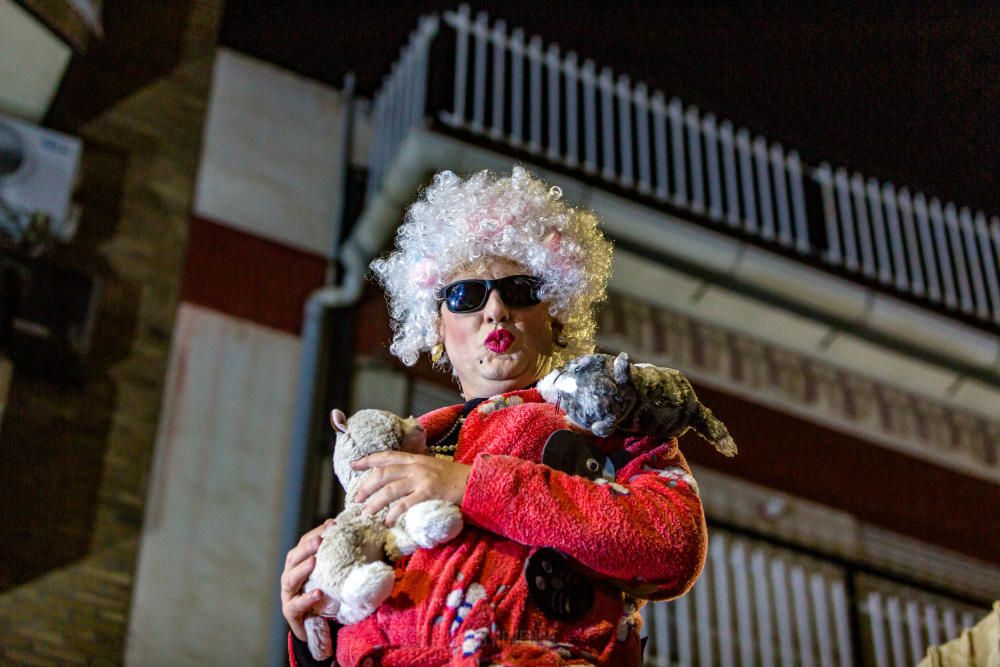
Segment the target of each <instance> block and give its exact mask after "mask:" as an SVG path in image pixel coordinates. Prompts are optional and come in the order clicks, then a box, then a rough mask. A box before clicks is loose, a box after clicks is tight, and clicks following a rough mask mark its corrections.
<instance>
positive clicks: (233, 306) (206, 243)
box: [181, 216, 326, 334]
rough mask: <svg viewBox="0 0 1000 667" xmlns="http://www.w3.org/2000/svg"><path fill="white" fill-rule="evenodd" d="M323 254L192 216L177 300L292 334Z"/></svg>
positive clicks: (320, 271)
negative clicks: (299, 248) (315, 253)
mask: <svg viewBox="0 0 1000 667" xmlns="http://www.w3.org/2000/svg"><path fill="white" fill-rule="evenodd" d="M325 272H326V259H325V258H324V257H322V256H319V255H314V254H312V253H308V252H305V251H302V250H297V249H295V248H291V247H289V246H286V245H283V244H281V243H277V242H275V241H270V240H268V239H265V238H261V237H259V236H255V235H253V234H248V233H246V232H243V231H240V230H238V229H235V228H233V227H229V226H228V225H223V224H219V223H216V222H212V221H210V220H206V219H204V218H199V217H197V216H192V218H191V226H190V234H189V237H188V246H187V260H186V261H185V263H184V272H183V275H182V278H181V300H182V301H187V302H189V303H193V304H197V305H199V306H205V307H207V308H212V309H213V310H218V311H220V312H223V313H226V314H227V315H232V316H234V317H239V318H241V319H245V320H250V321H251V322H256V323H257V324H262V325H264V326H268V327H272V328H275V329H280V330H282V331H287V332H289V333H293V334H299V333H300V332H301V330H302V308H303V305H304V304H305V301H306V298H307V297H308V296H309V294H310V293H311V292H312V291H313V290H314V289H316V288H317V287H320V286H321V285H322V284H323V280H324V275H325Z"/></svg>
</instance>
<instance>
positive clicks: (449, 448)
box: [428, 417, 465, 456]
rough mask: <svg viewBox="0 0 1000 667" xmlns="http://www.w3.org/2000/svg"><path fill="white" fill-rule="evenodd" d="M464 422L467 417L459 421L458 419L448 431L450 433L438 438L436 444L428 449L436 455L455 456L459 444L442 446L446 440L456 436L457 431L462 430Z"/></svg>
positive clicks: (460, 418)
mask: <svg viewBox="0 0 1000 667" xmlns="http://www.w3.org/2000/svg"><path fill="white" fill-rule="evenodd" d="M464 422H465V417H459V418H458V419H456V420H455V423H454V424H452V425H451V428H450V429H448V432H447V433H445V434H444V435H443V436H442V437H440V438H438V441H437V442H435V443H434V444H433V445H431V446H430V447H428V449H430V450H431V451H432V452H433V453H435V454H447V455H449V456H451V455H454V454H455V450H456V449H458V442H455V443H453V444H450V445H442V444H441V443H443V442H444V441H445V440H447V439H448V438H450V437H451V436H452V435H454V433H455V430H456V429H461V428H462V424H463V423H464Z"/></svg>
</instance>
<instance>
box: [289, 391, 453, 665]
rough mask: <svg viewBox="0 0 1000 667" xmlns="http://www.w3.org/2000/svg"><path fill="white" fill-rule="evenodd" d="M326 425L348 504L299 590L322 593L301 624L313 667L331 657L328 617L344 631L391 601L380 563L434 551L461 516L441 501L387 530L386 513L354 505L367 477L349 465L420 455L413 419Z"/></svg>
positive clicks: (417, 508) (370, 415)
mask: <svg viewBox="0 0 1000 667" xmlns="http://www.w3.org/2000/svg"><path fill="white" fill-rule="evenodd" d="M331 421H332V422H333V425H334V428H336V429H337V431H339V432H338V433H337V443H336V446H335V447H334V450H333V470H334V473H335V474H336V475H337V478H338V479H339V480H340V483H341V484H342V485H343V486H344V489H345V490H346V501H345V505H344V511H342V512H341V513H340V514H338V515H337V520H336V523H334V524H333V525H332V526H330V527H329V528H327V529H326V532H324V533H323V542H322V544H321V545H320V547H319V551H317V553H316V566H315V568H313V571H312V574H311V575H310V576H309V579H308V580H307V581H306V583H305V587H304V590H305V591H306V592H309V591H312V590H314V589H317V588H318V589H321V590H322V591H323V593H324V595H323V598H322V600H320V602H318V603H317V604H316V605H315V606H314V607H313V610H312V613H311V615H310V616H309V617H308V618H307V619H306V621H305V628H306V633H307V635H308V641H309V651H310V652H311V653H312V655H313V658H315V659H316V660H322V659H324V658H327V657H329V656H330V655H331V653H332V641H331V637H330V628H329V625H328V624H327V621H326V619H327V618H334V619H336V620H337V621H338V622H339V623H341V624H343V625H351V624H354V623H358V622H359V621H361V620H363V619H365V618H366V617H367V616H368V615H369V614H371V613H372V612H373V611H375V609H376V608H378V606H379V605H380V604H382V602H383V601H384V600H385V599H386V598H387V597H389V593H390V592H391V591H392V586H393V583H394V574H393V568H392V566H391V565H389V564H387V563H386V562H384V560H383V558H384V557H385V556H388V557H389V558H391V559H393V560H395V559H397V558H399V557H400V556H403V555H407V554H410V553H413V552H414V551H415V550H416V548H417V547H418V546H419V547H424V548H430V547H434V546H437V545H438V544H441V543H443V542H447V541H448V540H450V539H451V538H453V537H455V536H456V535H458V533H459V532H461V530H462V514H461V511H460V510H459V509H458V507H456V506H455V505H454V504H452V503H448V502H445V501H442V500H426V501H424V502H421V503H418V504H417V505H414V506H413V507H411V508H410V509H409V510H407V511H406V513H405V514H403V515H402V516H401V517H400V518H399V520H398V521H397V522H396V524H395V525H394V526H393V527H391V528H389V527H387V526H386V525H385V517H386V515H387V514H388V512H389V508H388V507H386V508H383V509H382V510H380V511H378V512H376V513H375V514H374V515H372V516H368V515H366V514H364V513H363V512H362V511H361V510H362V505H361V504H360V503H356V502H354V496H355V493H356V491H357V488H358V485H359V484H360V483H361V480H362V479H364V477H365V475H367V474H368V472H370V471H368V470H362V471H355V470H353V469H351V465H350V464H351V462H352V461H355V460H357V459H360V458H362V457H364V456H367V455H369V454H373V453H375V452H380V451H385V450H401V451H407V452H413V453H418V454H423V453H425V452H426V441H427V434H426V433H425V432H424V429H423V427H422V426H421V425H420V424H419V422H417V420H416V419H414V418H413V417H410V418H409V419H403V418H401V417H398V416H396V415H394V414H392V413H391V412H385V411H384V410H360V411H358V412H356V413H355V414H353V415H352V416H351V418H350V419H346V420H345V417H344V413H343V412H341V411H340V410H334V411H333V414H332V415H331Z"/></svg>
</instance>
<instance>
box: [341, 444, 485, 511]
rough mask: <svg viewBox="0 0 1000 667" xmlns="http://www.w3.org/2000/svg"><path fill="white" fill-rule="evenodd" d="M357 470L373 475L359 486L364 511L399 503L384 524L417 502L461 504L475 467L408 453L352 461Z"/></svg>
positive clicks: (355, 498) (357, 495)
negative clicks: (430, 501)
mask: <svg viewBox="0 0 1000 667" xmlns="http://www.w3.org/2000/svg"><path fill="white" fill-rule="evenodd" d="M351 468H352V469H354V470H371V471H372V472H371V473H370V474H369V475H368V476H367V477H365V479H364V480H363V481H362V482H361V484H359V485H358V488H357V491H356V492H355V494H354V500H355V502H359V503H364V504H365V507H364V511H365V512H367V513H368V514H374V513H376V512H378V511H379V510H380V509H382V508H383V507H386V506H388V505H389V503H391V502H393V501H394V500H398V501H399V502H397V503H396V504H395V505H393V506H392V509H390V510H389V514H388V515H386V518H385V522H386V524H387V525H389V526H391V525H393V524H394V523H396V519H398V518H399V517H400V516H402V515H403V513H404V512H406V510H408V509H410V508H411V507H413V506H414V505H416V504H417V503H421V502H423V501H425V500H446V501H448V502H452V503H454V504H456V505H460V504H461V503H462V497H463V496H464V495H465V487H466V486H467V485H468V483H469V474H470V473H471V472H472V466H469V465H465V464H464V463H455V462H454V461H446V460H444V459H438V458H434V457H433V456H424V455H422V454H410V453H408V452H396V451H393V452H378V453H376V454H369V455H368V456H366V457H364V458H362V459H358V460H357V461H353V462H352V463H351Z"/></svg>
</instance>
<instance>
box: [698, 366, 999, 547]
mask: <svg viewBox="0 0 1000 667" xmlns="http://www.w3.org/2000/svg"><path fill="white" fill-rule="evenodd" d="M696 389H697V392H698V398H699V399H700V400H701V401H703V402H704V403H705V405H707V406H709V407H710V408H711V409H712V412H714V413H715V414H716V415H717V416H718V417H719V418H720V419H722V420H723V421H725V423H726V426H727V427H728V428H729V431H730V432H731V433H732V434H733V438H734V439H735V440H736V443H737V445H738V446H739V450H740V451H739V454H738V455H737V456H736V457H735V458H733V459H726V458H725V457H723V456H721V455H719V454H718V453H716V452H715V450H714V449H712V447H711V446H709V445H708V444H707V443H706V442H705V441H704V440H702V439H701V438H699V437H698V436H696V435H694V434H688V435H685V436H684V437H683V438H682V440H681V447H682V449H683V451H684V454H685V456H686V457H687V458H688V460H689V461H692V462H693V463H697V464H699V465H704V466H706V467H709V468H712V469H714V470H718V471H719V472H722V473H726V474H730V475H734V476H736V477H741V478H743V479H746V480H749V481H751V482H756V483H758V484H762V485H764V486H768V487H771V488H774V489H779V490H781V491H785V492H787V493H790V494H793V495H796V496H800V497H802V498H808V499H810V500H814V501H816V502H818V503H821V504H823V505H827V506H829V507H834V508H837V509H841V510H844V511H846V512H849V513H851V514H853V515H854V516H856V517H858V518H859V519H861V520H863V521H866V522H868V523H871V524H874V525H876V526H881V527H883V528H887V529H889V530H893V531H896V532H898V533H902V534H903V535H908V536H910V537H913V538H916V539H918V540H922V541H925V542H929V543H931V544H937V545H939V546H942V547H945V548H947V549H951V550H953V551H957V552H959V553H963V554H966V555H968V556H972V557H973V558H978V559H980V560H983V561H986V562H989V563H994V564H1000V522H998V521H997V520H996V508H998V507H1000V486H997V485H996V484H991V483H990V482H987V481H985V480H981V479H977V478H975V477H969V476H967V475H963V474H961V473H958V472H955V471H952V470H949V469H947V468H942V467H940V466H937V465H934V464H933V463H928V462H926V461H922V460H920V459H915V458H912V457H909V456H906V455H904V454H900V453H898V452H894V451H892V450H889V449H886V448H884V447H879V446H877V445H874V444H871V443H869V442H867V441H865V440H861V439H860V438H855V437H852V436H849V435H846V434H843V433H839V432H837V431H832V430H830V429H827V428H823V427H822V426H819V425H817V424H814V423H812V422H809V421H807V420H804V419H801V418H799V417H795V416H793V415H788V414H784V413H782V412H779V411H777V410H772V409H770V408H767V407H764V406H760V405H755V404H753V403H751V402H749V401H746V400H743V399H741V398H737V397H735V396H730V395H728V394H725V393H723V392H719V391H715V390H712V389H708V388H706V387H703V386H699V387H696Z"/></svg>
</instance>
